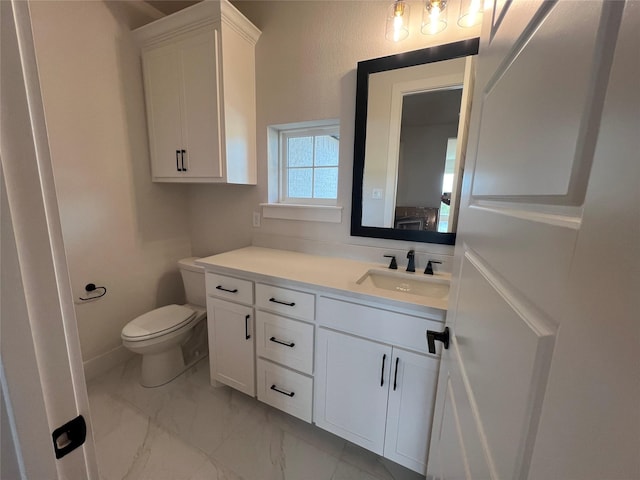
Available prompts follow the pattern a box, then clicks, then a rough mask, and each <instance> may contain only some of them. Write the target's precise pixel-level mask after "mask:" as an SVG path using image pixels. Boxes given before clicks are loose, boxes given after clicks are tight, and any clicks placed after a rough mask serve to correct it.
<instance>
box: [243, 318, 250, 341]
mask: <svg viewBox="0 0 640 480" xmlns="http://www.w3.org/2000/svg"><path fill="white" fill-rule="evenodd" d="M250 318H251V315H247V316H246V317H244V339H245V340H249V339H250V338H251V335H250V334H249V319H250Z"/></svg>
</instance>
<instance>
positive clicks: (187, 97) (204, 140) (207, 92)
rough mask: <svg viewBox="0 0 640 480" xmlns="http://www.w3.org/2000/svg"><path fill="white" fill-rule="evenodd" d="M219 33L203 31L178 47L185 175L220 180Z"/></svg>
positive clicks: (211, 30)
mask: <svg viewBox="0 0 640 480" xmlns="http://www.w3.org/2000/svg"><path fill="white" fill-rule="evenodd" d="M218 33H219V32H218V30H217V29H215V28H206V29H205V30H203V31H201V32H199V33H197V34H195V35H193V36H191V37H189V38H187V39H185V40H184V41H183V42H181V44H180V54H181V70H182V79H183V81H182V85H181V90H180V92H179V93H180V97H181V99H182V111H183V118H184V120H183V126H182V129H183V130H182V131H183V139H182V140H183V147H182V148H184V149H185V150H186V152H185V160H184V162H185V165H184V169H185V170H186V171H184V175H185V176H187V177H210V178H218V179H219V178H222V177H223V176H224V172H223V166H222V165H223V164H222V162H221V161H220V160H221V158H222V152H221V149H220V138H221V135H220V133H221V132H220V122H219V119H220V109H219V108H220V105H219V103H218V92H219V78H218V70H219V67H218V37H219V35H218Z"/></svg>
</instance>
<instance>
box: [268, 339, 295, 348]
mask: <svg viewBox="0 0 640 480" xmlns="http://www.w3.org/2000/svg"><path fill="white" fill-rule="evenodd" d="M269 341H270V342H273V343H279V344H280V345H284V346H285V347H290V348H293V347H295V346H296V344H295V343H293V342H283V341H282V340H278V339H277V338H276V337H271V338H270V339H269Z"/></svg>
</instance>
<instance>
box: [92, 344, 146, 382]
mask: <svg viewBox="0 0 640 480" xmlns="http://www.w3.org/2000/svg"><path fill="white" fill-rule="evenodd" d="M133 355H134V354H133V352H130V351H129V350H127V349H126V348H124V347H123V346H122V345H119V346H118V347H116V348H114V349H113V350H110V351H108V352H106V353H103V354H102V355H98V356H97V357H94V358H92V359H90V360H86V361H85V362H84V364H83V366H84V376H85V379H86V381H87V382H88V381H90V380H92V379H94V378H95V377H97V376H99V375H101V374H103V373H105V372H107V371H109V370H111V369H112V368H113V367H115V366H116V365H119V364H121V363H124V362H126V361H127V360H129V359H130V358H131V357H132V356H133Z"/></svg>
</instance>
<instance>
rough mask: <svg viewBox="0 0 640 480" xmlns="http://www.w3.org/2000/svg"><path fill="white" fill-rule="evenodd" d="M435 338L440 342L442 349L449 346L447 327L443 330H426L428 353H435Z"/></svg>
mask: <svg viewBox="0 0 640 480" xmlns="http://www.w3.org/2000/svg"><path fill="white" fill-rule="evenodd" d="M436 340H438V341H439V342H442V343H443V344H444V345H443V346H444V349H445V350H446V349H448V348H449V327H444V331H443V332H434V331H433V330H427V346H428V347H429V353H436Z"/></svg>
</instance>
